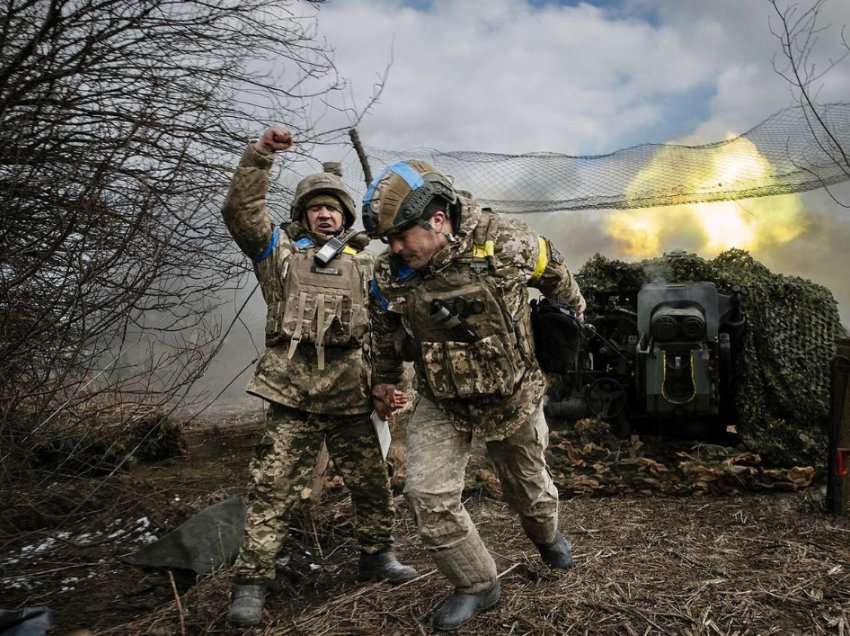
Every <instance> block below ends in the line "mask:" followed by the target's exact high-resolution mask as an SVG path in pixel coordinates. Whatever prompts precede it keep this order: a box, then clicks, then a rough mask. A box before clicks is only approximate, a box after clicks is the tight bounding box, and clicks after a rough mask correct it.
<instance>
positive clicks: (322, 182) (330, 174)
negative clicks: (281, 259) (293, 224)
mask: <svg viewBox="0 0 850 636" xmlns="http://www.w3.org/2000/svg"><path fill="white" fill-rule="evenodd" d="M322 168H323V169H324V172H317V173H316V174H311V175H310V176H309V177H304V178H303V179H301V181H299V182H298V185H297V186H295V198H293V199H292V207H291V209H290V218H291V219H292V220H293V221H301V220H302V219H303V218H304V213H305V212H306V211H307V202H308V201H310V199H312V198H313V197H315V196H317V195H320V194H330V195H331V196H333V197H335V198H336V199H338V200H339V202H340V204H341V205H342V210H341V212H342V216H343V219H344V220H343V227H345V229H346V230H347V229H348V228H350V227H351V226H352V225H354V220H355V216H356V214H357V210H356V209H355V207H354V199H353V198H352V196H351V194H350V193H349V192H348V188H346V187H345V184H344V183H343V182H342V171H341V170H340V167H339V164H338V163H332V162H327V163H324V164H322Z"/></svg>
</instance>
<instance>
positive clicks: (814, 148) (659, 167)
mask: <svg viewBox="0 0 850 636" xmlns="http://www.w3.org/2000/svg"><path fill="white" fill-rule="evenodd" d="M816 118H818V119H816ZM845 149H850V103H836V104H828V105H825V106H822V107H819V108H818V110H817V112H816V113H815V112H814V111H812V110H810V109H808V108H804V107H802V106H797V107H792V108H787V109H785V110H782V111H780V112H778V113H776V114H774V115H772V116H771V117H769V118H768V119H766V120H764V121H763V122H762V123H760V124H759V125H758V126H756V127H755V128H753V129H751V130H750V131H748V132H746V133H744V134H742V135H739V136H737V137H734V138H730V139H727V140H725V141H721V142H716V143H712V144H706V145H701V146H681V145H672V144H644V145H640V146H634V147H631V148H626V149H623V150H618V151H616V152H613V153H611V154H607V155H594V156H570V155H564V154H557V153H548V152H547V153H527V154H521V155H506V154H496V153H487V152H474V151H457V152H441V151H438V150H433V149H424V148H423V149H416V150H406V151H392V150H385V149H379V148H371V147H368V148H367V152H368V155H369V157H370V163H371V164H372V167H373V169H378V168H381V167H383V166H385V165H387V164H390V163H394V162H396V161H401V160H404V159H420V160H424V161H427V162H429V163H431V164H432V165H434V166H435V167H437V168H438V169H440V170H442V171H443V172H445V173H446V174H448V175H451V176H452V177H453V179H454V183H455V186H456V187H457V188H460V189H464V190H469V191H471V192H473V193H474V194H475V198H476V200H478V201H479V202H480V203H482V204H483V205H487V206H489V207H492V208H493V209H495V210H497V211H498V212H501V213H504V214H527V213H532V212H553V211H558V210H579V209H629V208H642V207H654V206H664V205H677V204H688V203H702V202H710V201H728V200H734V199H744V198H750V197H760V196H768V195H775V194H788V193H792V192H803V191H807V190H813V189H816V188H820V187H824V186H829V185H833V184H836V183H839V182H841V181H845V180H847V179H850V158H848V156H847V154H845ZM351 181H354V179H352V180H351ZM361 183H362V181H361Z"/></svg>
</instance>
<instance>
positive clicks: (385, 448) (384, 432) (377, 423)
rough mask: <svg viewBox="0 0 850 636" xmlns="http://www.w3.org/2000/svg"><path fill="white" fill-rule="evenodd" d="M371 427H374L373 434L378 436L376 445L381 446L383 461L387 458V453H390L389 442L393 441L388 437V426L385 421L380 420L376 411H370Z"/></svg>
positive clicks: (390, 436)
mask: <svg viewBox="0 0 850 636" xmlns="http://www.w3.org/2000/svg"><path fill="white" fill-rule="evenodd" d="M372 425H373V426H374V427H375V433H377V434H378V443H379V444H380V445H381V455H383V456H384V459H386V458H387V453H389V452H390V442H392V441H393V438H392V435H390V426H389V424H387V421H386V420H382V419H381V416H380V415H378V412H377V411H372Z"/></svg>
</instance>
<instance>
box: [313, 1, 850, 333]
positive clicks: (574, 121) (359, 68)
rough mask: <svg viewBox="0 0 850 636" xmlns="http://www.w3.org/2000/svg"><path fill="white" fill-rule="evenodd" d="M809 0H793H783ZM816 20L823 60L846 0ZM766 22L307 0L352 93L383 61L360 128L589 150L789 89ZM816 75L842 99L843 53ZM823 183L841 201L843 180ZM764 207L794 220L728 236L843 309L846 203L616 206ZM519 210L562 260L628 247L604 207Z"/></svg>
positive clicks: (849, 289) (398, 142) (733, 15)
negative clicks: (745, 241) (823, 290)
mask: <svg viewBox="0 0 850 636" xmlns="http://www.w3.org/2000/svg"><path fill="white" fill-rule="evenodd" d="M812 5H813V0H801V1H800V2H799V3H797V6H798V10H797V15H798V16H799V15H800V14H801V13H802V11H804V10H805V9H806V8H808V7H811V6H812ZM780 6H785V5H784V3H781V4H780ZM820 24H821V26H828V25H831V28H830V29H827V30H825V31H823V32H822V33H821V34H820V35H819V38H818V41H817V45H816V47H815V48H814V50H813V52H812V60H813V61H815V62H817V63H818V65H819V66H818V68H819V69H823V68H825V66H826V64H827V62H828V60H829V59H836V58H837V56H839V55H840V53H841V51H842V50H843V49H842V47H841V40H840V38H841V27H842V26H843V25H850V1H848V0H829V1H828V2H827V3H826V4H825V5H824V7H823V13H822V17H821V21H820ZM779 26H780V23H779V17H778V15H777V14H776V13H775V11H774V9H773V7H772V6H771V3H770V2H768V0H710V1H706V0H593V1H590V2H575V1H560V2H554V1H553V2H549V1H546V0H463V1H460V0H455V1H449V0H433V1H430V0H330V1H329V2H327V3H325V4H323V5H321V8H320V10H319V30H320V33H321V34H322V35H323V36H324V37H326V38H327V40H328V42H329V43H330V44H331V46H332V47H333V48H334V49H335V50H336V55H335V58H336V64H337V67H338V69H339V71H340V73H341V74H342V75H343V76H345V77H347V78H348V79H349V80H350V82H351V93H350V94H351V95H352V97H353V102H354V103H358V104H361V105H362V104H363V103H365V101H366V99H367V97H368V96H369V95H370V94H371V92H372V90H373V85H374V83H375V81H376V80H377V79H378V78H379V77H380V76H381V74H382V73H383V71H384V69H385V68H386V67H387V66H389V75H388V78H387V81H386V84H385V86H384V89H383V93H382V94H381V96H380V99H379V101H378V103H377V104H375V106H374V108H373V109H372V111H371V113H370V114H369V115H367V117H366V118H365V120H364V121H363V122H362V123H361V124H360V125H359V131H360V135H361V137H362V138H363V140H364V143H366V144H367V145H371V146H375V147H380V148H388V149H393V150H405V149H412V148H417V147H429V148H436V149H439V150H442V151H451V150H478V151H489V152H499V153H506V154H516V153H522V152H540V151H551V152H558V153H564V154H569V155H593V154H603V153H609V152H613V151H615V150H618V149H621V148H625V147H628V146H633V145H637V144H642V143H671V142H672V143H688V144H703V143H710V142H715V141H721V140H723V139H724V138H726V137H727V136H729V135H735V134H740V133H743V132H746V131H747V130H749V129H750V128H752V127H754V126H755V125H757V124H758V123H759V122H761V121H762V120H764V119H765V118H766V117H768V116H769V115H771V114H773V113H775V112H777V111H779V110H781V109H783V108H786V107H788V106H791V105H793V104H794V103H795V101H794V93H793V92H792V90H791V88H790V86H789V84H788V82H787V81H786V80H785V79H783V78H782V77H781V76H780V75H779V74H778V73H777V72H776V70H775V68H774V63H776V64H777V65H780V66H782V65H784V63H785V59H784V57H783V56H782V55H781V51H780V46H779V41H778V40H777V38H776V36H775V35H773V34H772V33H771V30H773V31H777V30H778V29H779ZM818 86H819V93H818V99H819V100H820V101H821V102H824V103H827V102H831V101H847V100H848V98H850V63H847V62H845V63H843V64H841V65H839V66H837V67H835V68H833V69H832V70H830V71H829V72H828V73H827V74H826V75H825V76H824V77H823V79H822V81H820V82H819V83H818ZM320 158H322V159H331V158H334V157H320ZM336 158H338V157H336ZM376 168H378V167H376V166H373V170H374V169H376ZM837 192H838V193H839V194H841V195H843V198H844V201H845V202H850V189H848V188H847V187H846V186H845V187H841V188H839V189H838V190H837ZM742 206H746V209H744V207H742ZM779 208H783V209H784V210H786V213H785V216H786V217H787V218H790V219H791V222H792V223H793V224H795V225H796V228H795V229H794V230H793V231H792V232H790V233H786V234H787V235H789V236H790V235H793V236H794V239H793V240H789V241H787V242H777V241H775V240H774V241H773V242H770V243H764V242H763V243H762V244H760V245H759V246H756V247H753V246H751V245H739V246H740V247H744V248H750V249H751V251H752V252H753V254H754V256H756V257H757V258H759V259H760V260H762V261H763V262H765V264H767V265H768V266H769V267H771V268H772V269H773V270H774V271H781V272H782V273H789V274H799V275H802V276H804V277H807V278H811V279H813V280H816V281H817V282H821V283H824V284H827V285H829V286H830V287H831V288H833V290H834V292H835V294H836V296H837V297H838V299H839V301H840V303H841V306H842V313H843V314H844V316H845V322H848V318H850V283H848V282H847V281H846V280H843V275H842V277H837V276H836V268H835V260H834V259H836V258H838V259H844V261H845V262H846V260H847V259H846V256H845V249H846V246H847V242H846V241H847V240H850V222H848V216H850V214H848V211H847V210H844V209H841V208H839V207H838V206H836V205H835V204H834V203H833V202H832V201H831V199H829V198H828V197H827V196H825V195H824V193H823V192H817V193H814V194H808V195H802V196H790V197H771V198H765V199H760V200H750V201H747V202H742V203H741V205H739V204H731V205H730V204H727V206H726V208H725V209H724V208H723V207H722V204H720V205H718V206H716V207H714V208H709V209H708V211H707V212H706V209H705V208H703V209H700V210H697V211H694V210H690V211H685V212H682V211H681V210H680V211H674V210H669V212H665V211H664V210H655V211H650V212H646V211H643V212H641V211H637V212H635V213H630V214H633V216H634V217H635V218H641V215H643V217H646V216H647V215H652V214H655V217H656V218H655V221H656V222H659V220H660V222H661V223H664V222H665V220H666V219H670V220H674V219H675V220H676V222H678V223H681V224H688V223H689V221H688V219H689V218H691V217H693V215H695V214H696V215H706V214H708V215H710V216H713V217H717V216H719V215H721V214H726V213H730V214H737V215H738V216H740V217H742V218H738V219H735V220H734V221H730V227H731V225H733V224H734V225H740V224H741V223H745V224H746V223H751V224H752V225H753V227H754V228H756V229H757V230H758V231H762V232H764V231H766V228H767V227H768V226H769V225H771V224H773V220H774V218H776V215H774V214H773V211H774V210H777V209H779ZM689 215H690V217H689ZM609 216H610V215H609ZM524 220H526V222H528V224H529V225H530V226H532V227H533V228H534V229H536V230H538V231H541V232H545V233H547V234H548V235H550V237H551V238H553V240H555V241H556V243H557V244H558V245H559V246H560V247H561V248H562V250H563V251H564V252H565V254H566V256H567V260H568V262H569V264H570V265H571V267H573V268H574V269H577V268H578V267H580V266H581V264H582V263H583V262H584V261H585V260H586V259H587V258H588V257H589V256H591V255H592V254H593V253H595V252H601V253H603V254H605V255H607V256H610V257H620V258H627V259H628V258H629V255H628V254H626V253H624V252H623V251H622V250H620V246H619V245H618V244H617V243H616V242H615V241H613V240H612V238H611V237H610V236H609V232H608V231H607V229H606V226H607V223H608V220H607V217H606V214H605V213H604V212H598V211H588V212H564V213H551V214H548V215H539V216H538V215H531V216H528V217H524ZM641 222H642V223H643V221H641ZM715 222H716V219H715ZM669 225H670V223H668V226H669ZM756 226H759V227H756ZM759 228H760V229H759ZM666 234H667V237H666V241H664V242H662V244H661V249H662V250H665V249H673V248H676V247H685V248H691V249H692V250H694V251H697V252H699V251H700V248H699V246H698V245H696V244H690V243H687V242H685V243H684V244H683V243H682V241H683V240H686V239H687V237H682V238H681V239H680V237H677V236H676V233H675V232H672V233H671V232H670V231H669V227H668V231H667V233H666ZM715 253H716V252H715ZM702 255H703V256H707V257H711V256H714V255H715V254H714V253H703V254H702Z"/></svg>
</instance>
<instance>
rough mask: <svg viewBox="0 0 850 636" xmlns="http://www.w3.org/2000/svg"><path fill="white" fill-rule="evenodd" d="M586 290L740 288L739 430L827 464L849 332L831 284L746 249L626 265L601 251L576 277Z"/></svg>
mask: <svg viewBox="0 0 850 636" xmlns="http://www.w3.org/2000/svg"><path fill="white" fill-rule="evenodd" d="M576 278H577V279H578V281H579V284H580V285H581V286H582V288H589V287H590V286H595V287H596V288H597V289H599V290H600V291H613V290H637V289H638V288H639V287H640V285H641V284H643V283H647V282H660V281H665V282H668V283H687V282H697V281H712V282H714V283H715V284H716V285H717V289H718V291H719V292H720V293H726V294H728V293H730V291H731V288H732V285H735V284H737V285H740V286H741V300H742V309H743V311H744V313H745V316H746V320H747V328H746V334H745V337H744V345H743V352H742V353H741V354H740V355H739V356H738V360H737V364H736V369H735V377H736V398H735V407H736V410H737V413H738V420H737V423H736V424H737V430H738V433H739V434H740V436H741V439H742V441H743V442H744V444H745V445H746V446H747V448H748V449H749V450H750V451H752V452H754V453H759V454H760V455H761V456H762V457H763V458H764V459H765V460H767V461H769V462H771V463H774V464H777V465H783V466H787V465H790V464H797V465H801V466H805V465H823V464H824V462H825V459H826V449H827V427H828V424H829V387H830V365H831V362H832V358H833V356H834V355H835V338H836V337H839V336H842V335H844V329H843V327H842V325H841V321H840V318H839V315H838V306H837V303H836V301H835V298H834V297H833V295H832V293H831V292H830V291H829V290H828V289H827V288H825V287H823V286H821V285H818V284H815V283H813V282H811V281H808V280H805V279H803V278H799V277H797V276H786V275H781V274H774V273H772V272H771V271H770V270H768V269H767V268H766V267H765V266H764V265H762V264H761V263H759V262H758V261H756V260H754V259H753V258H752V257H751V256H750V255H749V254H748V253H747V252H745V251H743V250H737V249H733V250H728V251H726V252H723V253H721V254H720V255H718V256H717V258H715V259H713V260H705V259H703V258H700V257H698V256H696V255H686V256H680V255H677V256H675V257H668V256H663V257H660V258H654V259H648V260H644V261H641V262H638V263H625V262H622V261H617V260H610V259H607V258H605V257H604V256H600V255H598V254H597V255H596V256H594V257H592V258H591V259H589V260H588V261H587V263H585V265H584V266H583V267H582V268H581V270H580V271H579V272H578V274H577V275H576Z"/></svg>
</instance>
